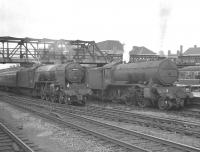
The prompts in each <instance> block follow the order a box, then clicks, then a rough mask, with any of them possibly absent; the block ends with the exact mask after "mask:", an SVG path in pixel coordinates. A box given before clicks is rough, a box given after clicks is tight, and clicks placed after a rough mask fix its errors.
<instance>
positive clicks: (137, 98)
mask: <svg viewBox="0 0 200 152" xmlns="http://www.w3.org/2000/svg"><path fill="white" fill-rule="evenodd" d="M177 78H178V69H177V67H176V65H175V64H174V63H173V62H171V61H170V60H168V59H166V60H161V61H149V62H140V63H128V64H120V63H111V64H107V65H105V66H103V67H100V68H90V69H88V72H87V83H88V85H89V88H91V89H92V91H93V95H94V96H96V97H99V98H102V99H107V100H111V101H113V102H124V103H126V104H128V105H131V104H137V105H139V106H140V107H147V106H157V107H159V108H160V109H162V110H164V109H171V108H181V107H183V106H184V100H185V99H186V98H187V95H186V93H185V92H184V90H183V89H182V88H179V87H176V86H174V85H173V83H174V82H175V81H176V80H177Z"/></svg>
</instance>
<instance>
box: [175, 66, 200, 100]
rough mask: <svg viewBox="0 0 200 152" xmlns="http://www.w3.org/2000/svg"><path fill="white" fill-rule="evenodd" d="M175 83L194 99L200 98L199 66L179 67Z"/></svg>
mask: <svg viewBox="0 0 200 152" xmlns="http://www.w3.org/2000/svg"><path fill="white" fill-rule="evenodd" d="M179 73H180V74H179V78H178V81H177V82H176V85H177V86H179V87H182V88H184V89H185V90H186V92H187V93H188V94H190V98H191V99H195V100H196V101H197V100H199V98H200V66H188V67H184V68H181V69H179Z"/></svg>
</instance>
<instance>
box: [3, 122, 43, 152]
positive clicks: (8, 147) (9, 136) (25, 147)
mask: <svg viewBox="0 0 200 152" xmlns="http://www.w3.org/2000/svg"><path fill="white" fill-rule="evenodd" d="M19 136H20V135H16V133H14V132H13V131H12V130H11V129H9V128H8V127H6V125H4V124H3V123H1V122H0V152H36V151H37V152H39V151H42V150H40V149H38V148H37V146H35V145H34V144H32V143H31V142H29V141H28V140H27V139H24V140H22V139H21V138H20V137H19Z"/></svg>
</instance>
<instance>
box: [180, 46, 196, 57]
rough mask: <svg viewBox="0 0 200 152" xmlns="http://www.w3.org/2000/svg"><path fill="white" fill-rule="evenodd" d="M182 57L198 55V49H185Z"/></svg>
mask: <svg viewBox="0 0 200 152" xmlns="http://www.w3.org/2000/svg"><path fill="white" fill-rule="evenodd" d="M183 55H200V47H192V48H189V49H187V50H186V51H185V52H184V53H183Z"/></svg>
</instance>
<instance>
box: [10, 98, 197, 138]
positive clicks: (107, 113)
mask: <svg viewBox="0 0 200 152" xmlns="http://www.w3.org/2000/svg"><path fill="white" fill-rule="evenodd" d="M11 97H12V98H16V97H13V96H11ZM20 99H23V100H26V101H27V100H29V101H38V100H35V99H30V98H23V97H20ZM39 101H40V100H39ZM41 102H44V100H41ZM47 103H49V102H47ZM49 104H52V105H55V106H57V107H59V108H62V109H65V110H68V111H71V113H75V112H76V111H79V113H80V112H81V114H84V115H89V116H93V117H94V116H95V117H100V118H102V117H103V118H105V119H109V120H115V121H116V120H118V121H121V122H126V123H134V124H135V123H138V124H139V125H141V124H145V125H148V126H151V127H154V128H155V127H159V128H162V129H164V130H172V131H176V132H177V133H182V134H183V133H184V134H186V135H193V136H195V137H200V132H199V131H198V129H196V130H195V129H194V128H200V123H195V122H188V121H184V120H183V121H182V120H176V119H170V118H162V117H158V116H155V117H154V116H149V115H142V114H138V113H132V112H127V111H122V110H116V109H108V108H102V107H98V106H90V105H89V106H87V107H86V109H84V108H78V107H74V106H69V105H67V106H65V105H64V107H63V105H59V104H55V103H49ZM144 120H146V121H144ZM158 122H159V124H158ZM170 125H173V126H170ZM177 125H178V126H177ZM180 125H181V126H180ZM191 128H192V129H193V130H192V129H191Z"/></svg>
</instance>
